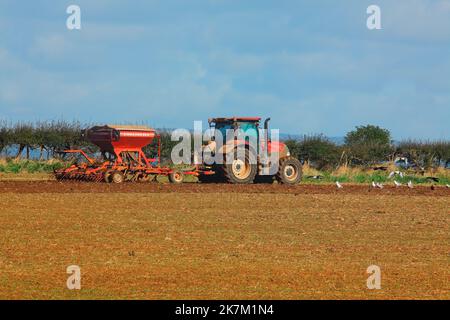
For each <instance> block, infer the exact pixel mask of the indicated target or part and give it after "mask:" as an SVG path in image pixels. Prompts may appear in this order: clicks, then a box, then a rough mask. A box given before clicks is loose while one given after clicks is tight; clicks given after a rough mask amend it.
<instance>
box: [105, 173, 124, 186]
mask: <svg viewBox="0 0 450 320" xmlns="http://www.w3.org/2000/svg"><path fill="white" fill-rule="evenodd" d="M109 180H110V181H111V183H123V182H124V181H125V175H124V174H123V172H120V171H114V172H113V173H111V175H110V176H109Z"/></svg>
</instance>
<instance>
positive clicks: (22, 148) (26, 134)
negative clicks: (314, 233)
mask: <svg viewBox="0 0 450 320" xmlns="http://www.w3.org/2000/svg"><path fill="white" fill-rule="evenodd" d="M90 126H91V125H87V124H82V123H80V122H78V121H72V122H68V121H63V120H59V121H42V122H36V123H31V122H17V123H7V122H5V121H3V122H0V152H2V153H3V154H6V155H8V156H9V157H15V158H17V159H20V158H27V159H28V158H30V154H31V152H34V155H37V158H38V159H40V160H44V159H49V158H52V157H58V156H60V153H59V151H61V150H65V149H71V148H72V149H74V148H81V149H84V150H86V151H88V152H91V153H95V152H96V151H98V149H97V147H96V146H94V145H92V144H91V143H90V142H89V141H87V140H86V139H85V138H84V137H83V135H82V132H83V130H84V129H85V128H88V127H90ZM158 132H159V133H160V135H161V142H162V150H161V154H162V158H163V159H165V160H167V159H170V153H171V150H172V148H173V146H174V145H175V144H176V143H177V142H175V141H171V132H170V130H158ZM285 143H286V144H287V146H288V147H289V150H290V151H291V154H292V155H293V156H295V157H297V158H298V159H300V160H301V161H302V162H306V163H308V164H310V165H311V166H313V167H316V168H318V169H332V168H335V167H338V166H340V165H349V166H373V165H376V164H380V163H383V162H392V161H394V160H395V159H397V158H399V157H404V158H407V159H408V161H409V164H410V165H415V166H419V167H423V168H429V167H436V166H445V167H448V166H450V141H419V140H404V141H400V142H396V143H394V141H393V140H392V137H391V133H390V132H389V130H387V129H383V128H380V127H378V126H373V125H367V126H360V127H356V128H355V129H354V130H352V131H350V132H348V133H347V134H346V136H345V139H344V143H343V144H338V143H335V142H333V141H331V140H330V139H329V138H327V137H326V136H324V135H309V136H304V137H302V138H300V139H287V140H286V141H285ZM155 147H156V141H155V142H154V143H153V145H151V146H149V147H147V148H146V150H147V151H148V152H150V153H152V156H156V154H155V149H156V148H155Z"/></svg>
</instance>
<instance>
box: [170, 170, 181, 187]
mask: <svg viewBox="0 0 450 320" xmlns="http://www.w3.org/2000/svg"><path fill="white" fill-rule="evenodd" d="M183 179H184V174H183V172H181V171H177V170H175V171H173V172H172V173H171V174H169V181H170V183H174V184H180V183H183Z"/></svg>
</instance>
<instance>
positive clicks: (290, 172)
mask: <svg viewBox="0 0 450 320" xmlns="http://www.w3.org/2000/svg"><path fill="white" fill-rule="evenodd" d="M276 178H277V180H278V182H280V183H283V184H291V185H293V184H298V183H300V181H301V180H302V164H301V163H300V161H298V159H296V158H293V157H286V158H283V159H281V160H280V167H279V169H278V173H277V175H276Z"/></svg>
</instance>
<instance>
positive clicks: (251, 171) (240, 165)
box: [223, 149, 258, 184]
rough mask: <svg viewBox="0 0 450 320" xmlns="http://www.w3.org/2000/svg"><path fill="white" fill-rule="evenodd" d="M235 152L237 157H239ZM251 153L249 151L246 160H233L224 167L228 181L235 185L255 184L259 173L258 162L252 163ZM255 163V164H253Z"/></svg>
mask: <svg viewBox="0 0 450 320" xmlns="http://www.w3.org/2000/svg"><path fill="white" fill-rule="evenodd" d="M237 154H238V153H237V151H235V155H237ZM251 158H252V157H251V154H250V151H249V150H248V149H247V150H246V152H245V156H244V159H233V160H232V161H231V163H226V164H224V166H223V173H224V176H225V179H226V181H228V182H230V183H234V184H248V183H253V180H255V176H256V174H257V172H258V166H257V164H256V161H251ZM252 162H253V163H252Z"/></svg>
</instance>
